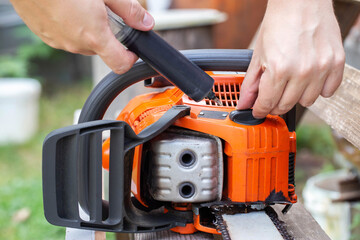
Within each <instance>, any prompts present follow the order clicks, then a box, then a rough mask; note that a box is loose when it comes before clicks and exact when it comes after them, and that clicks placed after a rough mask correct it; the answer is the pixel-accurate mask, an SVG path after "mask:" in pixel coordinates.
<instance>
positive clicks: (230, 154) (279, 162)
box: [103, 72, 297, 234]
mask: <svg viewBox="0 0 360 240" xmlns="http://www.w3.org/2000/svg"><path fill="white" fill-rule="evenodd" d="M209 74H210V75H211V76H212V77H213V78H214V80H215V85H214V88H213V91H214V92H215V94H216V95H217V97H218V98H219V99H220V100H221V101H222V103H223V106H216V104H215V103H214V102H213V101H210V100H203V101H201V102H195V101H193V100H191V99H189V97H187V96H186V95H184V94H183V92H182V91H181V90H179V89H178V88H176V87H173V88H169V89H167V90H165V91H163V92H160V93H159V92H156V93H149V94H144V95H140V96H136V97H134V98H133V99H132V100H131V101H130V102H129V103H128V105H127V106H126V107H125V108H124V109H123V110H122V112H121V113H120V115H119V116H118V118H117V120H121V121H125V122H127V123H128V124H129V125H130V126H131V127H132V128H133V130H134V131H135V132H136V133H139V132H141V131H142V130H143V129H145V128H146V127H147V126H149V125H151V124H153V123H154V122H156V121H157V120H158V119H159V118H160V117H161V116H162V115H163V114H164V113H165V112H166V111H167V110H168V109H170V108H171V107H172V106H174V105H188V106H190V107H191V113H190V115H189V116H186V117H183V118H181V119H179V120H178V121H176V122H175V124H174V125H175V126H177V127H181V128H185V129H189V130H193V131H198V132H202V133H206V134H210V135H213V136H216V137H219V138H220V139H221V140H222V142H223V152H224V166H225V168H224V185H223V193H222V199H223V200H226V201H231V202H235V203H246V204H252V203H259V202H261V203H270V204H273V203H282V204H292V203H295V202H296V200H297V197H296V194H295V192H294V186H293V185H292V184H289V153H293V154H295V153H296V135H295V132H289V130H288V127H287V126H286V123H285V121H284V120H283V118H281V117H279V116H273V115H268V116H267V117H266V120H265V121H264V122H263V123H261V124H258V125H242V124H238V123H235V122H233V121H232V120H230V119H229V117H228V114H229V113H230V112H232V111H233V110H235V106H236V103H237V99H238V97H239V92H240V88H241V84H242V82H243V79H244V75H243V74H214V73H212V72H209ZM202 111H219V112H221V114H224V116H225V115H226V116H227V117H224V118H222V119H213V118H205V117H202V116H201V114H202ZM109 141H110V139H107V140H106V141H105V142H104V144H103V167H104V168H105V169H109V145H110V142H109ZM141 154H142V145H141V146H139V147H136V149H135V154H134V163H133V172H132V192H133V195H134V196H135V197H136V199H137V200H138V201H139V202H140V203H142V204H143V205H144V206H147V204H148V203H147V202H146V199H144V197H143V196H142V193H141V190H140V189H141V186H140V185H141V181H140V179H141V164H142V163H141V159H142V158H141ZM200 218H201V216H199V215H194V224H193V225H192V224H188V225H187V226H186V227H184V228H181V227H178V228H175V229H173V230H174V231H176V232H180V233H183V234H187V233H192V232H194V231H195V229H196V230H199V231H204V232H209V233H217V231H216V230H215V229H214V228H210V227H206V226H203V225H202V224H201V219H200Z"/></svg>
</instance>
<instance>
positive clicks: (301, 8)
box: [237, 0, 345, 118]
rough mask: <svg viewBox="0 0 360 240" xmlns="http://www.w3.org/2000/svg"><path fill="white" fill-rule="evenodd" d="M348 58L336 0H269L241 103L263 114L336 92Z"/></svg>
mask: <svg viewBox="0 0 360 240" xmlns="http://www.w3.org/2000/svg"><path fill="white" fill-rule="evenodd" d="M344 64H345V53H344V49H343V46H342V40H341V35H340V29H339V26H338V23H337V21H336V17H335V15H334V12H333V6H332V1H331V0H316V1H313V0H302V1H296V0H269V1H268V6H267V10H266V13H265V17H264V20H263V22H262V25H261V27H260V31H259V35H258V39H257V42H256V45H255V49H254V53H253V57H252V60H251V63H250V66H249V69H248V71H247V74H246V76H245V79H244V82H243V84H242V86H241V91H240V99H239V102H238V105H237V109H247V108H251V107H253V115H254V117H256V118H263V117H265V116H266V115H267V114H269V113H270V114H274V115H280V114H284V113H286V112H288V111H289V110H290V109H291V108H292V107H293V106H294V105H295V104H296V103H297V102H299V103H300V104H301V105H303V106H304V107H308V106H310V105H312V104H313V103H314V102H315V100H316V99H317V98H318V96H319V95H322V96H323V97H330V96H332V95H333V93H334V92H335V90H336V89H337V88H338V86H339V85H340V83H341V80H342V75H343V71H344Z"/></svg>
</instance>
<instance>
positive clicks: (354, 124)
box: [309, 65, 360, 149]
mask: <svg viewBox="0 0 360 240" xmlns="http://www.w3.org/2000/svg"><path fill="white" fill-rule="evenodd" d="M309 109H310V110H311V111H312V112H313V113H314V114H315V115H317V116H318V117H320V118H321V119H323V120H324V121H325V122H326V123H327V124H329V125H330V126H331V128H333V129H334V130H335V131H337V132H338V133H339V134H341V135H342V136H343V137H344V138H345V139H346V140H348V141H349V142H350V143H352V144H353V145H354V146H355V147H357V148H359V149H360V71H359V70H357V69H355V68H353V67H351V66H349V65H346V66H345V71H344V77H343V81H342V83H341V85H340V87H339V88H338V90H337V91H336V92H335V94H334V95H333V96H332V97H331V98H323V97H319V98H318V100H317V101H316V102H315V103H314V104H313V105H312V106H311V107H309Z"/></svg>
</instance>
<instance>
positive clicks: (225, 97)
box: [205, 83, 241, 107]
mask: <svg viewBox="0 0 360 240" xmlns="http://www.w3.org/2000/svg"><path fill="white" fill-rule="evenodd" d="M240 87H241V83H215V84H214V87H213V91H214V93H215V95H216V97H218V98H219V99H220V101H221V102H222V104H223V105H224V106H226V107H236V104H237V101H238V99H239V96H240ZM205 102H206V105H209V106H217V105H216V103H215V102H214V101H212V100H209V99H205Z"/></svg>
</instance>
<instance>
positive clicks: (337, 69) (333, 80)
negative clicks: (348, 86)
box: [321, 56, 345, 97]
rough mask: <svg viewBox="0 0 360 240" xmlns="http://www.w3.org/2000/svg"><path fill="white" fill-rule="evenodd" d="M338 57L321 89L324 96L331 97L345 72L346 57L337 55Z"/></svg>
mask: <svg viewBox="0 0 360 240" xmlns="http://www.w3.org/2000/svg"><path fill="white" fill-rule="evenodd" d="M336 58H337V59H336V60H335V62H334V64H333V66H334V67H333V69H332V71H331V73H330V75H329V77H328V78H327V79H326V81H325V84H324V86H323V88H322V90H321V96H323V97H331V96H332V95H333V94H334V92H335V91H336V89H337V88H338V87H339V86H340V84H341V81H342V78H343V74H344V67H345V57H344V56H337V57H336Z"/></svg>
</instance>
